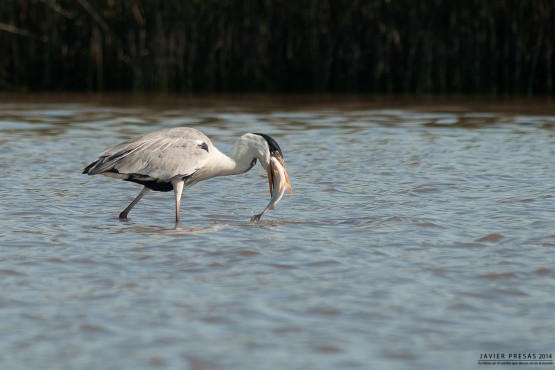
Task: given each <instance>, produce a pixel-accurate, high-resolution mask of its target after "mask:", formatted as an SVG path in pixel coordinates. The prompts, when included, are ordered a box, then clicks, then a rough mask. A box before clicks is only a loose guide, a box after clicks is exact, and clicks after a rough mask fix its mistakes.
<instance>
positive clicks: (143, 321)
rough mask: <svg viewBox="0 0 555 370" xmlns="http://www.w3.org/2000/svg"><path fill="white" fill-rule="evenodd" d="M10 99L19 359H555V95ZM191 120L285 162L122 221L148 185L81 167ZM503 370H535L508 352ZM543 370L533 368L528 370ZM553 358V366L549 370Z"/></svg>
mask: <svg viewBox="0 0 555 370" xmlns="http://www.w3.org/2000/svg"><path fill="white" fill-rule="evenodd" d="M134 99H136V97H133V96H129V97H125V96H124V97H121V96H120V97H119V98H117V99H116V98H114V99H113V100H112V99H110V98H109V97H108V98H99V99H95V98H94V97H92V98H91V97H88V98H87V97H85V98H83V99H80V98H79V97H77V98H76V97H67V96H66V97H65V98H64V97H60V98H58V99H56V98H49V99H45V100H41V99H39V98H36V97H35V98H29V99H17V98H14V99H4V101H3V102H0V153H1V157H2V160H1V161H0V179H1V180H0V181H1V186H0V244H1V245H0V279H1V293H0V368H2V369H45V370H47V369H191V370H197V369H370V368H374V369H378V368H381V369H413V368H423V369H424V368H426V369H445V368H452V369H469V368H484V366H481V365H478V360H479V358H480V355H481V354H482V353H505V354H508V353H525V354H527V353H534V354H542V353H551V354H552V355H555V319H554V318H555V316H554V312H555V294H554V292H555V266H554V258H553V253H554V252H555V228H554V226H555V222H554V221H555V182H554V174H555V109H553V110H550V109H549V106H546V105H541V104H540V105H539V107H538V106H536V105H532V106H529V105H527V104H526V103H521V104H516V103H505V104H480V103H477V102H472V103H464V102H460V103H457V102H456V101H448V102H444V103H442V104H430V103H429V102H428V103H425V104H415V103H412V104H409V103H406V104H394V103H391V102H388V101H385V102H379V101H378V102H376V101H372V100H371V99H370V98H368V99H367V100H368V101H367V102H366V101H365V99H364V98H357V99H355V101H354V102H351V101H350V100H349V99H348V97H347V98H343V99H338V100H337V101H336V100H335V99H334V98H326V99H323V101H322V102H318V101H317V99H312V100H310V99H309V100H308V101H304V100H303V98H302V97H299V98H298V99H296V98H291V99H285V100H279V99H277V98H276V99H273V98H271V97H266V98H252V99H251V98H249V97H244V98H240V97H239V98H234V99H220V98H198V99H186V98H184V99H175V98H172V99H169V101H164V99H163V98H156V99H149V98H140V99H137V100H134ZM176 126H191V127H195V128H198V129H200V130H202V131H203V132H205V133H206V134H208V135H209V136H210V137H211V138H212V141H213V142H214V144H215V145H216V146H217V147H219V148H220V150H221V151H223V152H226V153H231V151H232V149H233V144H234V142H235V140H236V139H237V138H238V137H239V136H240V135H242V134H243V133H246V132H263V133H267V134H270V135H272V136H273V137H274V138H275V139H276V140H277V141H278V143H279V144H280V146H281V148H282V149H283V152H284V155H285V162H286V164H287V169H288V172H289V175H290V178H291V184H292V186H293V191H294V195H293V196H289V195H288V193H286V195H285V196H284V198H283V199H282V201H281V202H280V204H279V205H278V206H277V208H276V210H275V211H272V212H269V213H267V214H266V215H265V217H264V218H263V220H262V221H261V222H258V223H252V222H250V221H249V218H250V217H251V216H252V215H254V214H255V213H258V212H260V211H261V210H262V209H263V208H264V207H265V206H266V205H267V203H268V201H269V192H268V184H267V180H266V178H265V173H264V171H263V169H262V167H260V165H257V166H256V167H255V168H254V169H253V170H251V171H250V172H248V173H246V174H244V175H240V176H234V177H229V178H217V179H212V180H208V181H206V182H203V183H200V184H198V185H196V186H194V187H192V188H190V189H186V191H185V193H184V197H183V201H182V207H181V212H182V218H183V220H182V222H181V224H180V225H178V226H177V227H176V225H175V223H174V221H173V217H174V208H173V207H174V203H173V193H152V194H149V195H147V196H146V197H145V198H144V199H143V200H142V201H141V202H140V203H139V204H138V205H137V207H136V208H135V209H134V210H133V211H132V212H131V213H130V218H129V220H128V221H126V222H122V221H120V220H118V217H117V216H118V214H119V212H121V211H122V210H123V208H125V206H127V204H128V203H129V202H130V201H131V200H132V199H133V198H134V197H135V196H136V195H137V194H138V192H139V191H140V189H141V187H140V186H139V185H137V184H133V183H128V182H124V181H119V180H114V179H110V178H106V177H102V176H85V175H82V174H81V170H82V169H83V167H84V166H85V165H87V164H88V163H90V162H92V161H93V160H95V159H96V158H97V157H98V155H99V154H100V153H101V152H102V151H103V150H104V149H106V148H108V147H110V146H112V145H115V144H117V143H119V142H121V141H124V140H126V139H129V138H131V137H133V136H136V135H140V134H143V133H146V132H149V131H153V130H155V129H160V128H166V127H176ZM495 368H515V367H514V366H509V365H507V367H505V366H503V365H499V366H497V367H495ZM519 368H524V367H519ZM541 368H551V366H544V367H541Z"/></svg>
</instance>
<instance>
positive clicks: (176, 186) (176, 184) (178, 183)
mask: <svg viewBox="0 0 555 370" xmlns="http://www.w3.org/2000/svg"><path fill="white" fill-rule="evenodd" d="M172 185H173V191H174V193H175V222H176V223H177V222H179V208H180V206H181V194H183V185H185V182H184V181H183V180H182V179H179V180H175V181H172Z"/></svg>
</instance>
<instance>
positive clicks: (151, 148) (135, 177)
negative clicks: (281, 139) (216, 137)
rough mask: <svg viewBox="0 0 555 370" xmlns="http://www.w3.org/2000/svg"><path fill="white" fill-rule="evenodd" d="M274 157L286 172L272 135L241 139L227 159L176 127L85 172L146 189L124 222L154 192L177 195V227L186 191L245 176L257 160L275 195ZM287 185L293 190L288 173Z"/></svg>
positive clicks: (108, 155)
mask: <svg viewBox="0 0 555 370" xmlns="http://www.w3.org/2000/svg"><path fill="white" fill-rule="evenodd" d="M272 158H275V159H277V160H278V161H279V163H280V164H281V165H282V166H283V171H285V163H284V161H283V153H282V151H281V148H280V147H279V145H278V143H277V142H276V141H275V140H274V139H273V138H272V137H271V136H269V135H265V134H258V133H255V134H253V133H249V134H245V135H243V136H241V137H240V138H239V140H237V142H236V143H235V149H234V151H233V155H232V156H231V157H228V156H227V155H225V154H223V153H221V152H220V151H219V150H218V149H217V148H216V147H215V146H214V145H212V142H211V141H210V139H209V138H208V136H206V135H205V134H203V133H202V132H200V131H198V130H196V129H194V128H189V127H178V128H169V129H163V130H159V131H154V132H151V133H148V134H145V135H141V136H139V137H136V138H134V139H131V140H129V141H126V142H123V143H121V144H118V145H116V146H114V147H113V148H110V149H108V150H106V151H105V152H104V153H102V154H101V155H100V158H98V159H97V160H96V161H94V162H92V163H91V164H89V165H88V166H87V167H85V169H84V170H83V173H84V174H88V175H98V174H101V175H105V176H109V177H113V178H116V179H121V180H126V181H132V182H136V183H139V184H141V185H143V186H144V187H143V189H142V190H141V192H140V193H139V195H137V197H136V198H135V199H134V200H133V201H132V202H131V204H129V206H127V208H125V209H124V210H123V212H121V213H120V215H119V218H120V219H125V218H127V215H128V213H129V211H131V209H133V207H135V205H136V204H137V203H138V202H139V201H140V200H141V198H142V197H143V196H144V195H146V194H148V193H150V192H151V191H153V190H154V191H172V190H173V191H174V195H175V222H179V208H180V202H181V194H182V192H183V188H186V187H189V186H192V185H194V184H196V183H197V182H199V181H202V180H206V179H209V178H212V177H216V176H227V175H237V174H241V173H245V172H247V171H248V170H250V169H251V168H253V167H254V165H255V164H256V161H257V160H259V161H260V163H261V164H262V167H264V169H265V170H266V171H267V173H268V181H269V183H270V193H271V194H272V195H273V192H274V191H277V190H276V189H275V187H273V186H272V184H273V182H274V172H276V173H277V172H278V171H273V170H272V165H271V164H270V163H271V162H272V163H275V160H274V161H271V159H272ZM274 166H275V165H274ZM278 176H279V175H278ZM284 181H286V183H287V186H289V187H290V184H289V177H288V176H287V172H285V176H284ZM273 198H274V197H272V199H273ZM276 203H277V202H276ZM258 218H260V217H258Z"/></svg>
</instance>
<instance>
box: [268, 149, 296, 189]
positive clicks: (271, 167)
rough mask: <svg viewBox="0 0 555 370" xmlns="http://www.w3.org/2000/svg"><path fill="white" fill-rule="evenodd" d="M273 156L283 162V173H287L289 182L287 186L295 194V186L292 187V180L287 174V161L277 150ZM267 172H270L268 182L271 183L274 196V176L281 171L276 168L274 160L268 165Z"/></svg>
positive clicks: (286, 180)
mask: <svg viewBox="0 0 555 370" xmlns="http://www.w3.org/2000/svg"><path fill="white" fill-rule="evenodd" d="M271 156H272V157H274V158H276V159H277V160H278V162H279V163H280V164H281V166H282V167H283V173H284V175H285V183H286V184H287V187H288V188H289V193H290V194H293V188H292V187H291V182H290V181H289V175H288V174H287V169H286V168H285V161H284V160H283V157H282V156H281V155H280V154H279V152H277V151H275V152H274V153H272V154H271ZM267 172H268V183H269V185H270V196H273V194H274V177H275V175H276V174H278V173H279V172H278V171H277V170H276V169H274V165H273V163H272V161H270V164H269V165H268V168H267Z"/></svg>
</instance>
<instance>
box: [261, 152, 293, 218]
mask: <svg viewBox="0 0 555 370" xmlns="http://www.w3.org/2000/svg"><path fill="white" fill-rule="evenodd" d="M266 171H267V172H268V182H269V185H270V195H271V197H272V198H271V199H270V203H269V204H268V205H267V206H266V208H264V210H263V211H262V212H261V213H260V214H258V215H255V216H253V217H252V218H251V221H258V220H260V217H262V215H263V214H264V213H265V212H266V211H268V210H272V209H274V208H275V206H276V204H277V203H278V202H279V201H280V200H281V198H282V197H283V194H284V193H285V189H286V188H289V192H290V193H291V194H293V189H292V188H291V183H290V182H289V175H288V174H287V171H286V170H285V162H284V161H283V157H282V156H281V154H280V153H279V152H278V151H275V152H274V153H272V155H271V156H270V163H269V164H268V167H267V168H266Z"/></svg>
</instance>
